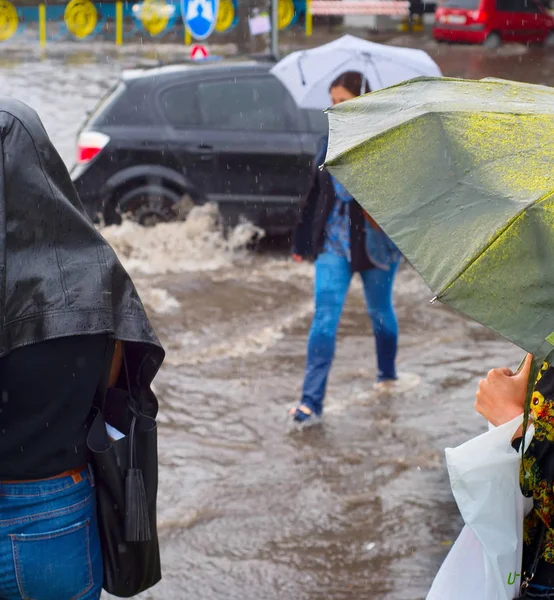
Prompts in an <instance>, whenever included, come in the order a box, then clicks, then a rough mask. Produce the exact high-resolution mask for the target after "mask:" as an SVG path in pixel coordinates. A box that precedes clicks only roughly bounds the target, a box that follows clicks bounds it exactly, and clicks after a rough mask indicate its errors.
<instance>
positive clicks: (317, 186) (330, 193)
mask: <svg viewBox="0 0 554 600" xmlns="http://www.w3.org/2000/svg"><path fill="white" fill-rule="evenodd" d="M326 153H327V138H326V137H325V138H324V139H323V140H321V142H320V146H319V149H318V152H317V154H316V157H315V159H314V161H313V163H312V177H311V181H310V187H309V190H308V193H307V194H306V196H305V197H304V199H303V201H302V203H301V214H300V219H299V222H298V224H297V226H296V230H295V232H294V236H293V249H292V251H293V253H295V254H299V255H300V256H303V257H306V258H317V257H318V256H319V254H321V252H323V246H324V243H325V230H326V228H327V223H328V221H329V217H330V215H331V212H332V211H333V207H334V205H335V202H336V201H337V195H336V192H335V188H334V186H333V181H332V179H331V175H330V174H329V172H328V171H327V170H326V169H323V170H321V169H320V166H321V165H322V164H323V162H324V161H325V154H326ZM365 229H366V227H365V217H364V215H363V212H362V208H361V206H360V205H359V204H358V203H357V202H352V204H351V206H350V249H351V253H352V261H351V264H350V267H351V269H352V272H353V273H357V272H359V271H366V270H367V269H371V268H372V267H373V264H372V262H371V260H370V259H369V257H368V255H367V251H366V247H365Z"/></svg>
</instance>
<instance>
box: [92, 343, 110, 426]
mask: <svg viewBox="0 0 554 600" xmlns="http://www.w3.org/2000/svg"><path fill="white" fill-rule="evenodd" d="M114 350H115V340H113V339H112V338H111V337H108V341H107V342H106V349H105V350H104V360H103V362H102V370H101V371H100V378H99V379H98V388H97V391H96V394H95V397H94V400H93V402H92V405H93V406H94V407H96V408H97V409H98V410H99V411H100V412H101V413H102V415H103V414H104V408H105V406H106V394H107V391H108V383H109V382H110V373H111V370H112V361H113V356H114Z"/></svg>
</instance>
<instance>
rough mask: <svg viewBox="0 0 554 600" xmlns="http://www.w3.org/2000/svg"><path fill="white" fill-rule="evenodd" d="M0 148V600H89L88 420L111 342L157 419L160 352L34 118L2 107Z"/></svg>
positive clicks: (143, 405)
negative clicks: (152, 386)
mask: <svg viewBox="0 0 554 600" xmlns="http://www.w3.org/2000/svg"><path fill="white" fill-rule="evenodd" d="M0 142H1V143H0V153H1V155H0V159H1V160H0V273H1V277H0V311H1V320H0V598H5V599H10V600H12V599H19V598H34V599H36V600H69V599H70V598H82V599H85V600H90V599H97V598H100V594H101V589H102V580H103V572H102V556H101V548H100V542H99V536H98V530H97V520H96V506H95V491H94V478H93V475H92V471H91V469H90V468H89V466H88V464H87V450H86V436H87V419H88V416H89V412H90V409H91V405H92V401H93V397H94V395H95V391H96V389H97V386H98V384H99V380H100V377H101V375H102V372H103V371H104V370H105V369H104V368H103V365H105V364H106V353H107V349H108V348H113V340H119V342H118V345H117V346H116V347H117V348H118V349H119V350H120V352H117V353H115V354H114V357H113V359H112V358H111V356H109V355H108V356H107V358H108V363H107V364H108V365H109V364H110V360H111V364H112V370H111V376H110V385H112V386H119V385H126V381H125V382H121V375H119V373H118V371H119V366H120V363H121V350H122V346H121V344H122V345H123V351H124V352H125V357H126V360H127V365H128V370H129V384H130V387H131V388H132V389H133V391H134V394H135V397H136V399H137V400H138V402H139V405H140V409H141V410H142V411H143V412H144V413H145V414H148V415H149V416H152V417H155V415H156V413H157V409H158V403H157V400H156V397H155V396H154V394H153V392H152V390H151V389H150V384H151V382H152V380H153V378H154V376H155V374H156V372H157V371H158V369H159V367H160V365H161V363H162V361H163V357H164V352H163V349H162V347H161V345H160V343H159V341H158V339H157V337H156V335H155V333H154V331H153V330H152V327H151V326H150V323H149V321H148V318H147V316H146V314H145V311H144V308H143V306H142V304H141V301H140V299H139V297H138V294H137V292H136V290H135V288H134V286H133V283H132V281H131V280H130V278H129V276H128V275H127V273H126V272H125V270H124V269H123V267H122V266H121V264H120V263H119V261H118V259H117V257H116V256H115V253H114V252H113V250H112V249H111V247H110V246H109V245H108V243H107V242H106V241H105V240H104V239H103V238H102V236H101V235H100V233H98V231H97V230H96V229H95V227H94V226H93V225H92V223H91V222H90V220H89V218H88V217H87V216H86V213H85V210H84V209H83V207H82V205H81V202H80V200H79V198H78V197H77V194H76V192H75V190H74V188H73V185H72V183H71V179H70V177H69V174H68V172H67V170H66V168H65V166H64V164H63V162H62V160H61V158H60V157H59V155H58V153H57V152H56V150H55V149H54V147H53V145H52V143H51V142H50V140H49V138H48V136H47V134H46V132H45V130H44V128H43V126H42V123H41V122H40V119H39V118H38V116H37V115H36V113H35V112H34V111H32V110H31V109H30V108H29V107H27V106H26V105H24V104H22V103H20V102H16V101H13V100H8V99H0ZM110 341H111V342H112V343H110V344H109V345H108V343H109V342H110Z"/></svg>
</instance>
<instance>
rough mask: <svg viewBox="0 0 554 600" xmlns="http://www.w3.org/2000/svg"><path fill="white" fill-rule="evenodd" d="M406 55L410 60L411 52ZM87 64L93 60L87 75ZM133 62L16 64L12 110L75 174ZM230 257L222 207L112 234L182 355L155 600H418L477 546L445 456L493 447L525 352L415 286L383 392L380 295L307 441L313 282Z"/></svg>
mask: <svg viewBox="0 0 554 600" xmlns="http://www.w3.org/2000/svg"><path fill="white" fill-rule="evenodd" d="M396 42H397V43H403V44H404V43H405V42H404V41H403V40H402V39H399V40H396ZM420 46H421V47H423V48H425V49H426V50H428V51H429V52H430V53H431V54H432V55H433V56H434V58H435V59H436V60H437V61H438V62H439V64H440V66H441V68H442V69H443V71H444V73H445V74H446V75H451V76H462V77H473V78H480V77H485V76H496V77H505V78H514V79H517V78H519V79H522V80H524V81H532V82H536V83H543V84H552V85H554V68H553V67H554V64H553V63H554V56H553V55H552V54H548V53H547V52H545V51H542V50H541V49H525V48H522V47H517V46H514V47H512V46H507V47H504V48H502V49H501V50H500V51H499V52H494V51H488V52H487V51H484V50H483V49H481V48H470V47H467V48H459V47H449V46H444V47H443V46H437V45H436V44H434V43H433V42H431V41H429V40H427V39H426V38H422V39H421V40H420ZM83 56H84V57H83ZM134 60H136V59H135V58H133V57H130V56H129V55H127V57H125V58H123V59H121V60H116V59H110V60H106V59H105V58H102V57H100V56H98V55H95V54H94V53H93V52H90V53H86V54H84V55H81V57H80V58H79V56H77V58H75V55H73V56H72V57H71V59H69V57H68V59H67V60H65V59H63V58H59V59H55V58H53V59H50V60H46V61H43V62H39V61H32V60H31V61H29V60H20V59H17V60H10V59H6V58H3V59H2V62H1V63H0V90H1V92H2V94H3V95H10V96H14V97H17V98H20V99H22V100H25V101H27V102H28V103H30V104H31V105H32V106H33V107H34V108H36V109H37V110H38V111H39V113H40V114H41V116H42V117H43V120H44V123H45V126H46V128H47V130H48V131H49V133H50V134H51V136H52V138H53V140H54V142H55V143H56V146H57V147H58V149H59V151H60V152H61V154H62V156H63V158H64V160H65V161H66V162H67V163H68V164H69V165H71V164H72V162H73V155H74V138H75V134H76V132H77V130H78V128H79V126H80V124H81V123H82V121H83V119H84V117H85V114H86V112H87V111H88V110H90V109H92V108H93V107H94V105H95V104H96V102H97V101H98V99H99V98H100V97H101V96H102V95H103V94H104V93H105V92H106V91H107V90H108V89H109V87H110V86H111V85H112V84H113V83H114V82H115V80H116V78H117V75H118V73H119V72H120V71H121V68H122V67H123V66H132V65H133V64H134V63H133V61H134ZM251 233H252V227H251V226H249V225H241V226H239V228H237V229H236V230H234V231H233V232H231V235H230V237H229V238H228V239H224V237H223V236H222V234H221V231H220V230H219V228H218V226H217V222H216V218H215V213H214V211H213V210H212V208H211V207H210V206H207V207H203V208H201V209H197V210H195V211H194V213H193V214H192V215H191V217H190V218H189V220H188V221H187V222H185V223H173V224H166V225H160V226H158V227H156V228H153V229H148V230H143V229H139V228H138V227H137V226H135V225H133V224H132V223H128V222H126V223H124V224H123V226H122V227H119V228H107V229H104V234H105V236H106V237H107V239H108V240H109V241H110V242H111V243H112V244H113V245H114V247H115V249H116V251H117V252H118V254H119V256H120V258H121V260H122V261H123V263H124V264H125V266H126V267H127V268H128V270H129V271H130V273H131V274H132V276H133V277H134V279H135V281H136V283H137V287H138V288H139V291H140V293H141V295H142V297H143V300H144V302H145V305H146V306H147V309H148V311H149V313H150V315H151V316H152V319H153V322H154V324H155V326H156V328H157V330H158V333H159V335H160V337H161V339H162V341H163V343H164V345H165V346H166V349H167V361H166V364H165V365H164V367H163V369H162V371H161V373H160V375H159V377H158V378H157V379H156V381H155V388H156V390H157V392H158V395H159V398H160V414H159V423H160V429H159V445H160V463H161V465H160V491H159V522H160V537H161V544H162V552H163V564H164V579H163V581H162V582H161V583H160V584H159V585H158V586H156V587H155V588H154V589H153V590H151V591H150V592H147V593H145V594H144V595H143V597H144V598H151V599H156V600H157V599H160V600H161V599H164V600H166V599H174V598H175V599H184V598H191V599H194V600H197V599H198V600H359V599H362V598H368V599H369V598H371V599H372V600H419V599H422V598H424V597H425V595H426V592H427V590H428V588H429V585H430V583H431V581H432V578H433V576H434V574H435V572H436V570H437V568H438V566H439V565H440V563H441V561H442V559H443V558H444V556H445V554H446V552H447V551H448V548H449V545H450V544H451V542H452V541H453V539H455V537H456V535H457V533H458V532H459V530H460V528H461V520H460V517H459V515H458V512H457V509H456V506H455V503H454V501H453V498H452V495H451V493H450V486H449V483H448V477H447V473H446V469H445V465H444V453H443V450H444V448H445V447H446V446H454V445H457V444H459V443H461V442H463V441H465V440H467V439H468V438H470V437H473V436H474V435H476V434H478V433H480V432H482V431H483V430H484V428H485V424H484V423H483V420H482V419H481V418H480V417H478V415H477V414H476V413H475V411H474V409H473V403H474V392H475V387H476V383H477V380H478V379H479V377H480V376H482V375H483V374H484V373H486V371H487V370H488V369H489V368H492V367H494V366H498V365H504V364H506V365H508V366H512V367H515V366H517V364H518V362H519V360H520V358H521V355H522V353H521V351H519V350H517V349H515V348H513V347H511V346H510V345H509V344H507V343H505V342H503V341H500V340H498V339H496V338H494V337H493V336H492V335H491V334H489V333H488V332H487V331H486V330H484V329H483V328H481V327H479V326H477V325H475V324H473V323H468V322H466V321H464V320H463V319H461V318H459V317H458V316H457V315H455V314H453V313H452V312H451V311H450V310H448V309H446V308H444V307H442V306H440V305H435V304H434V305H431V304H429V299H430V298H431V293H430V292H429V290H428V289H427V287H426V286H425V284H424V283H423V282H422V281H421V279H420V278H419V276H418V275H417V274H415V273H414V272H413V270H412V269H411V268H410V267H409V266H406V265H405V266H404V268H403V269H402V270H401V272H400V274H399V277H398V280H397V284H396V304H397V307H398V314H399V320H400V330H401V338H400V352H399V368H400V371H401V372H402V373H407V374H412V378H414V377H415V376H417V377H419V378H420V383H419V385H417V386H416V387H414V388H413V389H411V390H409V391H407V392H405V393H402V394H398V395H396V396H394V397H389V396H383V395H378V394H377V393H375V392H374V391H373V390H372V384H373V381H374V377H375V371H376V368H375V352H374V346H373V338H372V334H371V328H370V325H369V321H368V318H367V316H366V314H365V306H364V302H363V294H362V290H361V286H360V285H359V283H358V282H357V281H356V282H354V284H353V286H352V290H351V294H350V296H349V299H348V302H347V305H346V308H345V313H344V316H343V319H342V322H341V328H340V334H339V343H338V351H337V356H336V360H335V364H334V368H333V371H332V375H331V379H330V384H329V390H328V398H327V403H326V416H325V423H324V426H323V427H318V428H313V429H311V430H306V431H303V432H295V431H291V430H290V428H289V426H288V423H287V419H286V410H287V408H288V407H289V406H291V405H292V404H294V403H295V402H296V401H297V400H298V398H299V394H300V388H301V383H302V375H303V367H304V356H305V344H306V336H307V331H308V327H309V325H310V317H311V311H312V298H311V288H312V267H311V266H310V265H309V264H297V263H294V262H292V261H290V260H289V259H288V257H287V255H286V252H277V251H267V250H266V251H264V252H249V251H247V250H245V243H246V242H247V241H248V239H249V238H250V236H251Z"/></svg>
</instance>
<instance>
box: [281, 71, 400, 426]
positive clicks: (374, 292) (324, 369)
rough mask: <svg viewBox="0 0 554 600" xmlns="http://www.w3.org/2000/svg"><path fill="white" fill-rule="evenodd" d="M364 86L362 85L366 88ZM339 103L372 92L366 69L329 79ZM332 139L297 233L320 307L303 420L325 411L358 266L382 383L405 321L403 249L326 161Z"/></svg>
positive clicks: (391, 369)
mask: <svg viewBox="0 0 554 600" xmlns="http://www.w3.org/2000/svg"><path fill="white" fill-rule="evenodd" d="M362 87H363V89H362ZM329 92H330V95H331V99H332V102H333V104H338V103H340V102H343V101H346V100H350V99H352V98H354V97H356V96H358V95H360V93H361V92H369V87H368V85H367V82H365V80H364V78H363V76H362V75H361V74H360V73H357V72H354V71H348V72H346V73H343V74H342V75H340V76H339V77H338V78H337V79H336V80H335V81H334V82H333V83H332V84H331V87H330V90H329ZM326 151H327V140H326V139H325V140H324V141H323V143H322V145H321V147H320V149H319V151H318V153H317V156H316V159H315V161H314V166H313V171H312V181H311V185H310V189H309V191H308V194H307V196H306V198H305V201H304V203H303V207H302V215H301V219H300V222H299V224H298V226H297V229H296V232H295V236H294V248H293V253H294V256H295V257H296V258H297V259H299V258H301V257H312V258H315V314H314V318H313V322H312V326H311V329H310V334H309V338H308V349H307V358H306V371H305V375H304V385H303V391H302V398H301V400H300V404H299V405H298V406H297V407H296V408H294V409H292V411H291V415H292V416H293V419H294V420H295V421H299V422H304V421H307V420H309V419H311V418H313V417H314V416H316V417H319V416H321V414H322V412H323V400H324V397H325V390H326V386H327V378H328V375H329V371H330V369H331V364H332V361H333V357H334V353H335V338H336V333H337V329H338V326H339V321H340V316H341V313H342V309H343V306H344V302H345V300H346V295H347V292H348V288H349V286H350V281H351V279H352V275H353V274H354V273H359V274H360V277H361V279H362V283H363V288H364V293H365V298H366V304H367V310H368V314H369V317H370V320H371V323H372V325H373V331H374V334H375V342H376V350H377V367H378V373H377V384H378V385H390V383H391V382H394V381H395V380H396V377H397V375H396V365H395V361H396V351H397V338H398V323H397V319H396V314H395V311H394V307H393V304H392V286H393V282H394V277H395V274H396V271H397V269H398V264H399V261H400V257H401V256H400V252H399V251H398V249H397V248H396V246H395V245H394V244H393V243H392V241H391V240H390V239H389V238H388V237H387V236H386V235H385V233H384V232H383V231H382V230H381V229H380V228H379V227H378V226H377V225H376V223H375V222H374V221H373V220H372V219H371V217H370V216H369V215H368V214H367V213H365V211H363V209H362V208H361V206H360V205H359V204H358V203H357V202H355V201H354V198H352V196H351V195H350V194H349V193H348V192H347V191H346V189H345V188H344V187H343V186H342V185H341V184H340V182H339V181H337V180H336V179H335V178H334V177H332V176H331V175H330V173H328V172H327V171H326V170H325V169H323V170H321V169H320V166H321V165H322V164H323V162H324V159H325V154H326Z"/></svg>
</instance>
